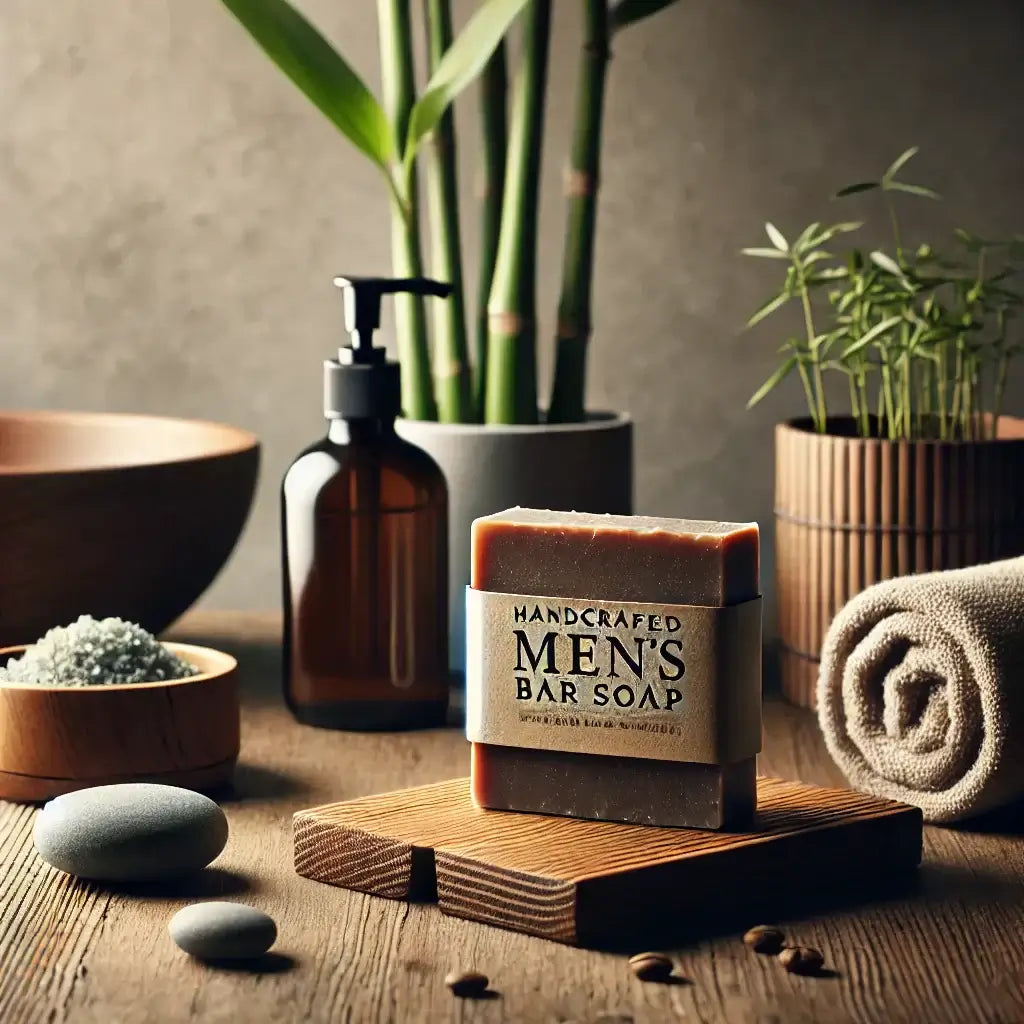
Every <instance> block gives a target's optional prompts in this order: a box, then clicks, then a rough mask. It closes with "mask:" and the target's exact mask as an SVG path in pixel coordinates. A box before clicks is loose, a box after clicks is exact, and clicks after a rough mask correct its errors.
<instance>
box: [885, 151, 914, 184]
mask: <svg viewBox="0 0 1024 1024" xmlns="http://www.w3.org/2000/svg"><path fill="white" fill-rule="evenodd" d="M918 148H919V147H917V146H911V147H910V149H907V150H904V151H903V152H902V153H900V155H899V156H898V157H896V159H895V160H893V162H892V163H891V164H889V168H888V170H887V171H886V172H885V174H883V175H882V183H883V184H885V183H886V182H891V181H892V180H893V178H895V177H896V175H897V174H898V173H899V171H900V169H901V168H902V167H903V166H904V165H905V164H906V163H907V161H908V160H911V159H912V158H913V157H914V156H916V155H917V151H918Z"/></svg>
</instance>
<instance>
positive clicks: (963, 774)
mask: <svg viewBox="0 0 1024 1024" xmlns="http://www.w3.org/2000/svg"><path fill="white" fill-rule="evenodd" d="M818 720H819V722H820V723H821V728H822V731H823V732H824V734H825V742H826V744H827V745H828V749H829V752H830V753H831V755H832V757H833V758H834V759H835V761H836V763H837V764H838V765H839V767H840V768H841V769H842V771H843V773H844V774H845V775H846V777H847V779H848V780H849V781H850V784H851V785H852V786H853V787H854V788H856V789H860V790H864V791H865V792H868V793H873V794H875V795H877V796H882V797H888V798H890V799H893V800H901V801H903V802H904V803H908V804H914V805H915V806H917V807H920V808H921V810H922V811H923V813H924V818H925V820H926V821H930V822H954V821H960V820H963V819H965V818H970V817H973V816H975V815H977V814H980V813H982V812H984V811H988V810H991V809H993V808H996V807H1000V806H1002V805H1004V804H1007V803H1010V802H1012V801H1014V800H1017V799H1019V798H1021V797H1024V558H1014V559H1010V560H1008V561H1003V562H992V563H990V564H988V565H982V566H977V567H974V568H969V569H956V570H952V571H949V572H932V573H922V574H920V575H917V576H903V577H900V578H898V579H892V580H886V581H885V582H883V583H877V584H875V585H874V586H872V587H869V588H868V589H867V590H865V591H864V592H863V593H862V594H859V595H858V596H857V597H855V598H853V600H851V601H850V602H849V604H847V605H846V606H845V607H844V608H843V609H842V611H840V613H839V614H838V615H837V616H836V618H835V620H834V621H833V623H832V625H831V626H830V627H829V631H828V634H827V636H826V638H825V644H824V647H823V650H822V659H821V674H820V676H819V678H818Z"/></svg>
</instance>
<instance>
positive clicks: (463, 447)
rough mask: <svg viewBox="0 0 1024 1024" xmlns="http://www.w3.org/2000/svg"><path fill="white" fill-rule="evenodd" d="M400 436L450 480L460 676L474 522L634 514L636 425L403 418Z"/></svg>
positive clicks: (610, 420)
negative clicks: (521, 513) (532, 513)
mask: <svg viewBox="0 0 1024 1024" xmlns="http://www.w3.org/2000/svg"><path fill="white" fill-rule="evenodd" d="M398 433H399V434H400V435H401V436H402V437H404V438H406V440H408V441H411V442H412V443H413V444H415V445H418V446H419V447H420V448H423V449H424V450H425V451H427V452H429V454H430V455H431V456H433V458H434V460H435V461H436V462H437V464H438V465H439V466H440V467H441V469H442V471H443V472H444V476H445V479H446V480H447V481H448V537H449V599H450V615H451V618H450V622H451V648H450V649H451V655H450V657H451V664H452V669H453V670H454V671H457V672H459V673H461V672H462V670H463V668H464V663H465V641H466V614H465V612H466V609H465V602H466V594H465V589H466V585H467V584H468V583H469V556H470V548H469V541H470V526H471V524H472V522H473V520H474V519H476V518H477V517H479V516H486V515H490V514H491V513H492V512H500V511H502V510H503V509H506V508H511V507H513V506H515V505H521V506H523V507H524V508H550V509H557V510H559V511H575V512H611V513H617V514H620V515H629V514H630V513H631V512H632V511H633V423H632V420H630V418H629V417H628V416H625V415H621V414H618V413H593V414H591V416H590V419H589V420H588V422H586V423H569V424H554V425H551V426H546V425H545V426H533V427H530V426H481V425H479V424H464V423H429V422H423V421H420V420H399V422H398Z"/></svg>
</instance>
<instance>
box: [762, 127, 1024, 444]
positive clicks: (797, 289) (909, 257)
mask: <svg viewBox="0 0 1024 1024" xmlns="http://www.w3.org/2000/svg"><path fill="white" fill-rule="evenodd" d="M916 153H917V149H916V147H914V148H911V149H908V150H906V151H905V152H904V153H902V154H901V155H900V156H899V157H898V158H897V159H896V160H895V161H893V163H892V164H891V165H890V166H889V167H888V168H887V169H886V171H885V173H884V174H883V175H881V177H880V178H879V179H878V180H877V181H862V182H856V183H854V184H851V185H847V186H845V187H844V188H841V189H840V190H839V191H838V192H837V193H836V194H835V196H834V198H835V199H845V198H847V197H849V196H858V195H859V196H863V195H865V194H868V193H870V194H877V195H878V196H879V197H880V198H881V202H882V204H883V207H884V210H885V213H886V216H887V218H888V222H889V225H890V230H891V233H892V248H891V251H888V252H887V251H885V249H882V248H876V249H870V250H865V249H863V248H859V247H857V246H852V245H850V241H851V240H852V239H853V237H854V236H855V235H856V234H857V233H858V232H859V231H861V229H862V228H863V222H862V221H841V222H838V223H834V224H829V225H823V224H821V223H813V224H810V225H808V226H807V227H806V228H804V230H803V231H801V232H800V233H799V234H798V235H797V236H796V237H795V238H794V239H793V241H789V240H788V239H787V238H786V236H785V235H783V233H782V232H781V231H780V230H779V229H778V228H777V227H775V226H774V225H773V224H771V223H768V224H766V225H765V231H766V233H767V236H768V241H769V243H770V244H769V245H768V246H762V247H756V248H748V249H744V250H743V253H744V254H745V255H747V256H753V257H755V258H757V259H762V260H768V261H775V262H776V263H777V264H778V265H779V268H780V271H781V272H782V275H783V280H782V284H781V287H780V289H779V290H778V292H776V294H774V295H773V296H772V297H771V298H769V299H768V301H767V302H765V303H764V304H763V305H762V306H761V307H760V308H759V309H758V310H757V311H756V312H755V313H754V314H753V315H752V316H751V317H750V319H749V320H748V321H747V326H748V327H754V326H756V325H757V324H759V323H761V321H763V320H766V319H768V318H769V317H771V316H772V314H774V313H776V312H777V311H779V310H781V309H783V308H784V307H786V306H788V305H790V304H791V303H796V304H798V306H799V309H800V313H801V317H800V318H801V321H802V330H801V332H800V333H799V334H797V335H796V336H794V337H791V338H789V339H787V340H786V342H785V343H784V344H783V345H782V347H781V348H780V349H779V353H780V355H782V356H783V359H782V361H781V362H780V364H779V366H778V367H777V368H776V369H775V371H774V372H773V373H772V374H771V376H770V377H769V378H768V379H767V380H766V381H765V382H764V384H762V385H761V387H760V388H759V389H758V390H757V391H756V392H755V393H754V395H753V396H752V397H751V399H750V401H749V403H748V408H750V407H752V406H754V405H756V404H757V403H758V402H760V401H761V400H762V399H763V398H764V397H765V396H766V395H768V394H769V393H770V392H771V391H773V390H774V389H775V388H776V387H777V386H778V385H779V384H781V383H782V381H783V380H785V379H786V378H787V377H789V376H790V375H791V374H793V373H796V374H797V375H798V377H799V379H800V382H801V385H802V387H803V391H804V397H805V399H806V401H807V408H808V411H809V414H810V419H811V424H812V426H813V429H814V430H815V431H817V432H818V433H826V432H827V430H828V427H829V411H828V407H827V401H826V389H825V378H826V375H828V374H831V373H839V374H841V375H843V376H844V377H845V378H846V380H847V384H848V391H849V400H850V414H851V416H852V420H853V424H854V428H855V430H856V433H857V434H858V435H859V436H861V437H883V438H888V439H890V440H900V439H905V440H919V439H938V440H943V441H952V440H981V439H991V438H995V437H996V431H997V428H998V422H999V417H1000V416H1001V414H1002V411H1003V403H1004V396H1005V393H1006V384H1007V379H1008V375H1009V370H1010V365H1011V362H1012V361H1013V359H1014V358H1015V357H1016V356H1018V355H1019V354H1020V352H1021V340H1020V338H1019V336H1018V335H1017V334H1015V333H1014V332H1013V330H1012V328H1013V327H1014V326H1015V325H1016V323H1017V318H1018V314H1019V311H1020V308H1021V306H1022V305H1024V295H1022V292H1021V290H1020V286H1019V283H1018V282H1019V276H1020V274H1021V271H1022V270H1024V239H1021V238H1020V237H1014V238H1011V239H1009V240H1002V239H986V238H981V237H979V236H977V235H974V234H972V233H970V232H968V231H965V230H963V229H962V228H958V229H956V230H955V231H954V233H953V239H952V242H951V245H950V247H949V248H948V249H945V250H939V249H937V248H936V247H933V246H932V245H930V244H928V243H921V244H918V245H916V246H913V247H909V246H907V245H906V243H905V241H904V238H903V230H902V225H901V223H900V220H899V217H898V210H897V201H898V200H901V199H903V198H904V197H906V196H912V197H915V198H923V199H928V200H938V199H939V198H940V197H939V195H938V193H936V192H935V191H934V190H933V189H931V188H928V187H927V186H924V185H917V184H912V183H910V182H907V181H904V180H902V178H901V177H900V176H899V175H900V172H901V171H902V170H903V168H904V167H905V166H906V164H907V163H908V162H909V161H910V160H911V159H912V158H913V156H914V155H915V154H916Z"/></svg>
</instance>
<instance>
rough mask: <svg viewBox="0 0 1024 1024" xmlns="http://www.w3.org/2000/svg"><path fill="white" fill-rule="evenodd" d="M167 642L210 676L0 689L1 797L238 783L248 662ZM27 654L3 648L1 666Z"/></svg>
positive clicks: (5, 685) (199, 787)
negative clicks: (242, 687) (133, 785)
mask: <svg viewBox="0 0 1024 1024" xmlns="http://www.w3.org/2000/svg"><path fill="white" fill-rule="evenodd" d="M164 646H165V647H167V648H168V649H169V650H171V651H173V652H174V653H175V654H177V655H179V656H180V657H182V658H184V659H185V660H186V661H189V662H191V663H192V664H193V665H195V666H196V668H198V669H199V670H200V673H201V674H200V675H196V676H189V677H188V678H186V679H175V680H171V681H169V682H161V683H131V684H126V685H122V686H38V685H34V684H31V683H28V684H23V685H16V684H13V683H0V798H2V799H4V800H19V801H37V800H49V799H50V798H52V797H55V796H59V795H60V794H61V793H70V792H71V791H72V790H75V789H85V788H86V787H87V786H105V785H108V784H110V783H114V782H163V783H166V784H167V785H171V786H185V787H187V788H189V789H197V790H208V789H216V788H217V787H218V786H221V785H223V784H224V783H226V782H228V781H230V779H231V775H232V772H233V771H234V768H235V762H236V761H237V760H238V744H239V739H238V673H237V669H238V664H237V662H236V661H235V659H234V658H232V657H231V655H230V654H224V653H222V652H221V651H215V650H212V649H211V648H209V647H194V646H192V645H191V644H172V643H168V644H165V645H164ZM24 650H25V648H24V647H8V648H5V649H3V650H0V665H3V664H6V663H7V661H8V660H9V659H10V658H13V657H17V656H18V655H20V654H22V653H23V652H24Z"/></svg>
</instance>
